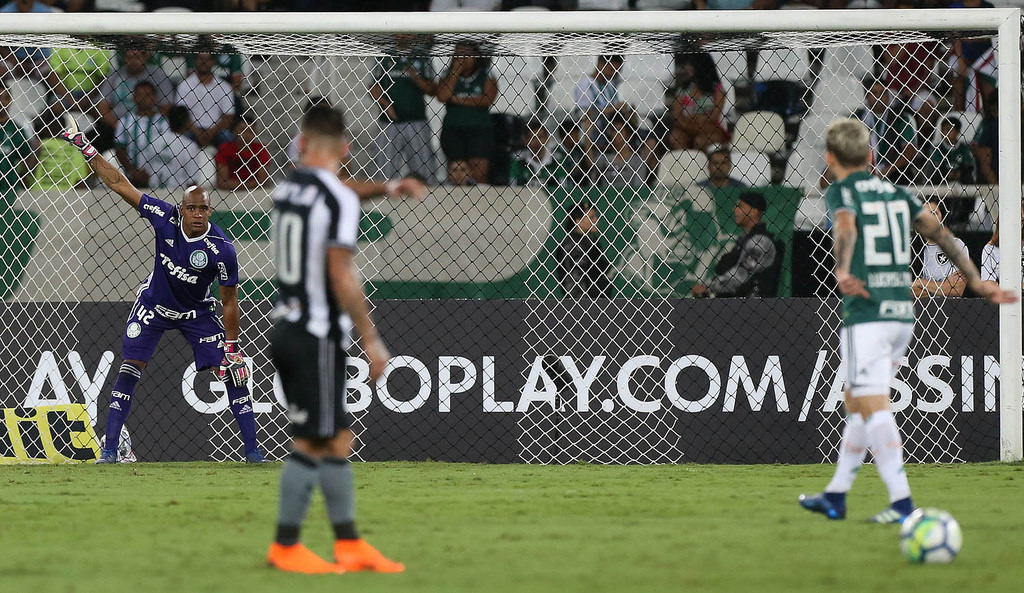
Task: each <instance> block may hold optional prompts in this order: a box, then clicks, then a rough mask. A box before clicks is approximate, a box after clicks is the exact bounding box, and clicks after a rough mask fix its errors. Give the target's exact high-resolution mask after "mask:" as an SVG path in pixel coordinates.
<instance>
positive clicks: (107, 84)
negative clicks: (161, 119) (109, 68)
mask: <svg viewBox="0 0 1024 593" xmlns="http://www.w3.org/2000/svg"><path fill="white" fill-rule="evenodd" d="M151 56H152V52H150V51H147V50H142V49H129V50H125V52H124V63H123V64H122V65H121V66H120V67H119V68H117V69H116V70H114V71H113V72H111V73H110V74H109V75H108V76H107V77H106V78H105V79H103V82H101V83H100V86H99V92H98V94H99V100H98V102H97V104H96V109H97V111H98V112H99V117H100V119H99V121H97V122H96V124H95V128H94V131H93V133H92V134H90V135H89V137H90V138H93V143H92V145H93V147H95V148H96V150H99V151H100V152H103V151H105V150H109V149H110V148H112V147H113V146H114V128H116V127H117V122H118V121H119V120H120V119H121V118H122V117H124V116H125V115H127V114H129V113H132V112H134V111H135V99H134V96H135V85H136V84H138V83H139V81H142V80H145V81H148V82H149V83H151V84H152V85H153V88H155V89H156V101H157V103H156V106H157V111H159V112H160V113H162V114H164V115H166V114H167V111H168V110H169V109H170V108H171V105H172V104H173V103H174V84H172V83H171V79H170V78H168V77H167V74H165V73H164V71H163V69H162V68H160V67H159V66H153V65H149V64H147V62H148V60H149V59H150V57H151Z"/></svg>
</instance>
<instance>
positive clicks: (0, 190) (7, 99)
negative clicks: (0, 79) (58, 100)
mask: <svg viewBox="0 0 1024 593" xmlns="http://www.w3.org/2000/svg"><path fill="white" fill-rule="evenodd" d="M10 106H11V92H10V91H9V90H8V89H7V87H6V86H0V210H8V209H10V208H11V207H12V206H13V205H14V201H15V199H16V198H17V197H18V189H20V188H21V187H22V185H23V177H24V175H25V172H26V171H31V170H32V169H34V168H35V166H36V144H35V143H34V141H33V140H31V139H30V138H29V135H28V134H27V133H25V130H24V129H23V128H22V127H21V125H20V124H18V122H16V121H14V120H12V119H11V114H10V112H9V111H8V109H9V108H10Z"/></svg>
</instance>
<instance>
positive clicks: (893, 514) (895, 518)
mask: <svg viewBox="0 0 1024 593" xmlns="http://www.w3.org/2000/svg"><path fill="white" fill-rule="evenodd" d="M909 516H910V513H901V512H900V511H898V510H896V509H895V508H893V507H891V506H890V507H886V508H885V510H883V511H882V512H880V513H878V514H877V515H875V516H874V517H871V518H870V519H868V522H870V523H883V524H892V523H902V522H903V521H904V519H906V518H907V517H909Z"/></svg>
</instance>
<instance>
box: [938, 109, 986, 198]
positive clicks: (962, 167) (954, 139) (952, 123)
mask: <svg viewBox="0 0 1024 593" xmlns="http://www.w3.org/2000/svg"><path fill="white" fill-rule="evenodd" d="M962 127H963V123H961V121H960V118H959V117H946V118H944V119H943V120H942V123H941V124H940V125H939V131H940V132H941V133H942V139H941V140H940V141H939V143H938V144H937V145H935V147H934V148H932V154H931V158H930V159H929V160H930V161H931V166H932V183H938V184H942V183H967V184H972V183H974V182H975V169H976V167H975V164H974V154H972V153H971V147H970V146H969V145H968V144H967V142H966V141H965V140H964V139H963V137H961V136H960V129H961V128H962Z"/></svg>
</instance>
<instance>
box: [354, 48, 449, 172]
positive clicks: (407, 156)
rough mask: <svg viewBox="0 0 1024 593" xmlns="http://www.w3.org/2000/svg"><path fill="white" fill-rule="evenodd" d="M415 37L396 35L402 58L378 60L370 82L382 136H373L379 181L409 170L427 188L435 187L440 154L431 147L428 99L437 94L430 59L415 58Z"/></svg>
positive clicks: (378, 134)
mask: <svg viewBox="0 0 1024 593" xmlns="http://www.w3.org/2000/svg"><path fill="white" fill-rule="evenodd" d="M414 39H415V36H413V35H409V34H404V33H403V34H399V35H396V36H395V44H396V49H397V51H398V53H399V54H400V55H399V56H398V57H392V56H388V57H384V58H379V59H378V60H377V63H376V66H375V68H374V71H373V77H372V80H371V81H370V85H369V89H370V96H372V97H373V99H374V101H376V102H377V105H378V106H380V111H381V113H380V119H379V125H380V131H379V132H378V133H377V134H376V135H375V137H374V143H375V144H376V147H375V149H374V150H373V162H374V165H376V167H375V168H376V172H375V175H374V176H375V177H379V178H381V179H395V178H397V177H400V176H401V175H402V173H403V170H404V169H405V168H406V167H408V169H409V174H411V175H416V176H417V177H419V178H420V179H422V180H423V181H425V182H426V183H431V184H432V183H436V182H437V166H438V163H437V155H436V154H435V153H434V147H433V146H431V144H430V138H431V133H430V125H429V124H428V123H427V101H426V98H427V97H428V96H434V95H436V94H437V83H436V81H435V80H434V66H433V65H432V64H431V61H430V56H428V55H423V54H416V53H415V50H414V48H413V47H412V42H413V41H414Z"/></svg>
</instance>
